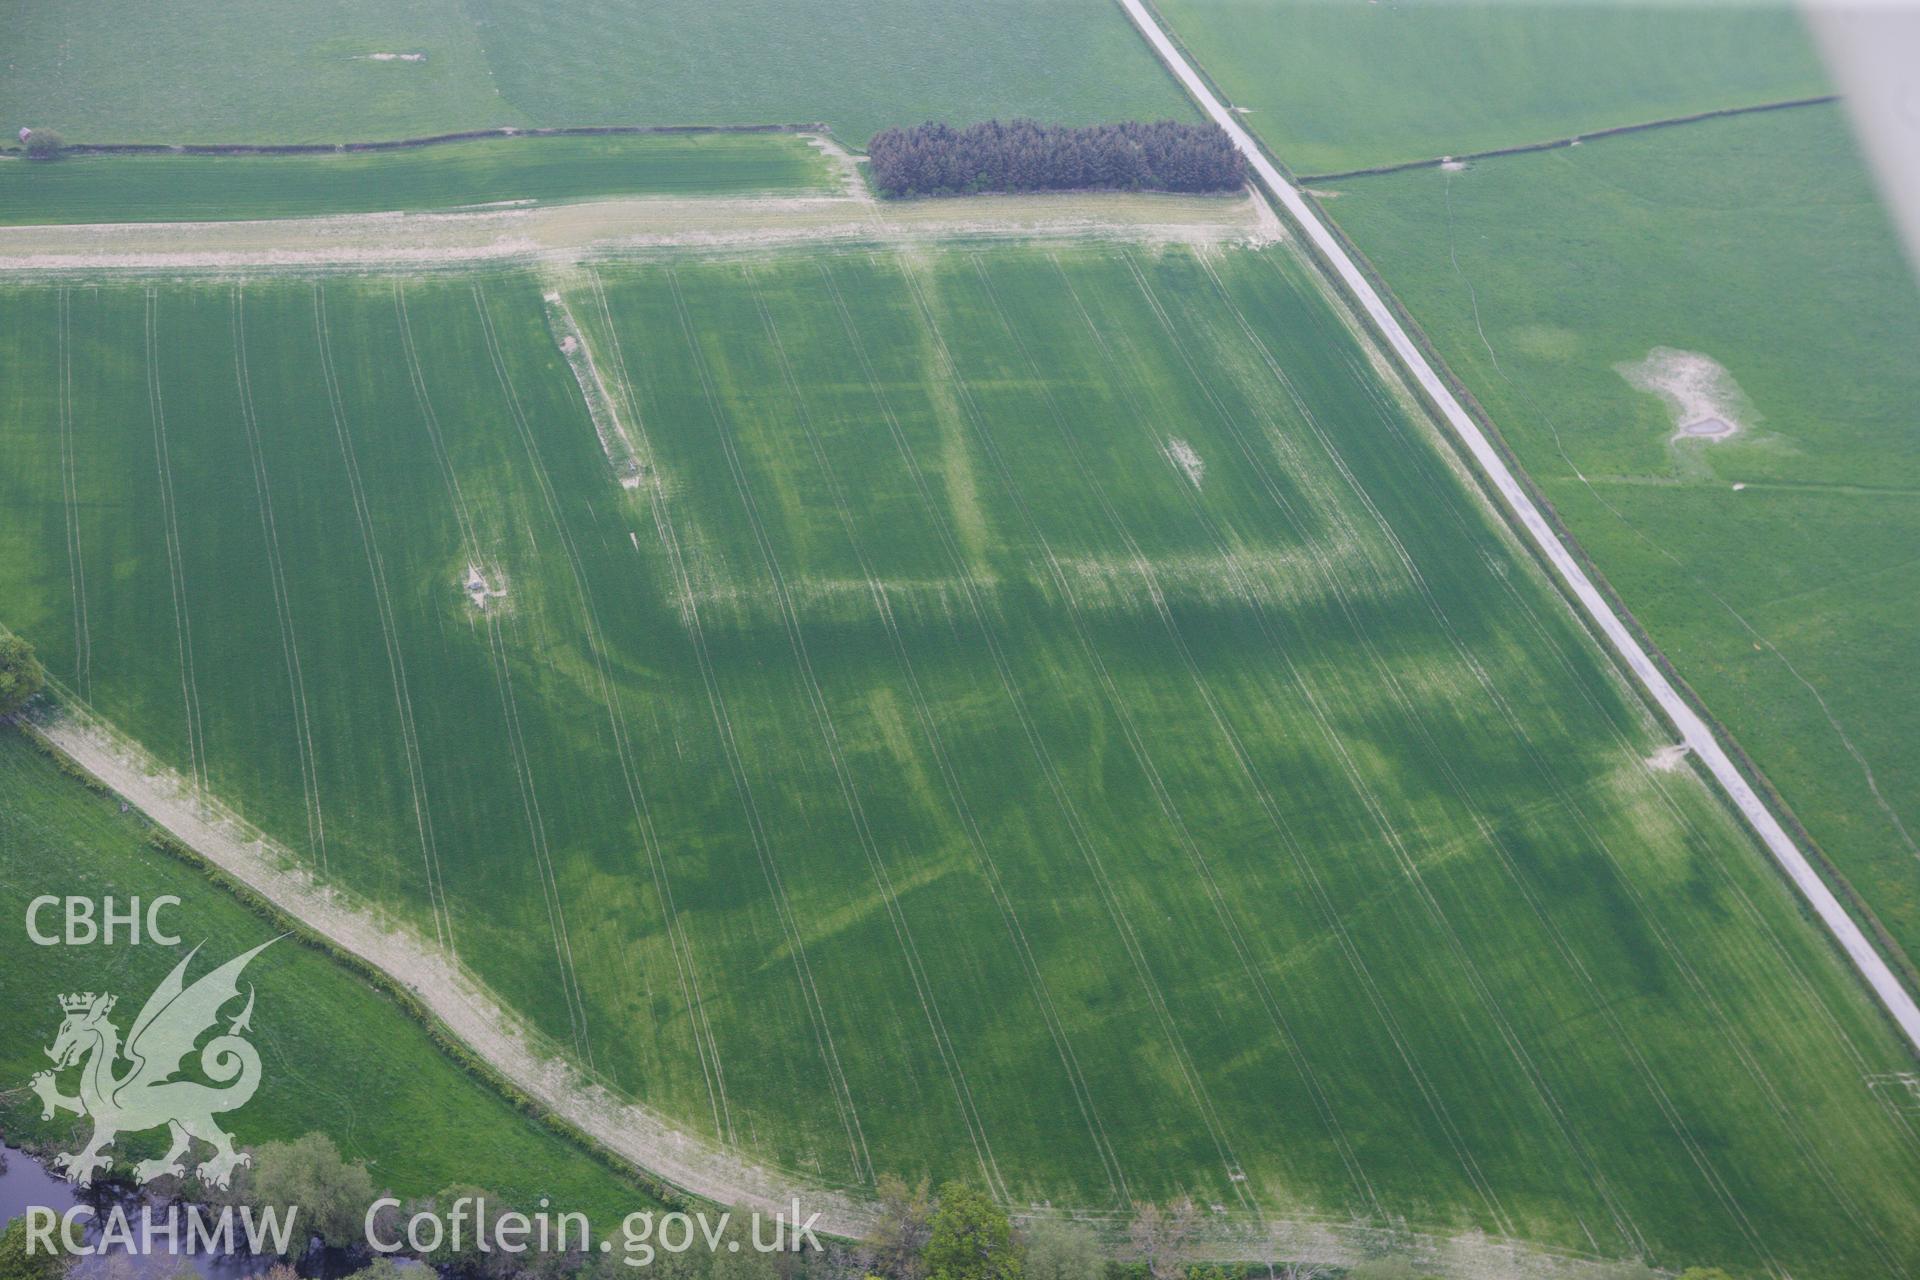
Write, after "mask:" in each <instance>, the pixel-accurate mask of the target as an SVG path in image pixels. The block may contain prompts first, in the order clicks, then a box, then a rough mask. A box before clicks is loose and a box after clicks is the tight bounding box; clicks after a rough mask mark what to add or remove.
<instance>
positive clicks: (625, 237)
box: [0, 192, 1280, 275]
mask: <svg viewBox="0 0 1920 1280" xmlns="http://www.w3.org/2000/svg"><path fill="white" fill-rule="evenodd" d="M1279 234H1280V232H1279V226H1278V223H1277V220H1275V219H1274V217H1273V214H1272V211H1271V210H1270V209H1268V208H1267V206H1266V204H1265V203H1264V202H1263V201H1259V200H1256V199H1253V198H1251V197H1241V196H1176V195H1147V194H1130V193H1128V194H1123V193H1101V192H1087V193H1066V194H1058V195H1026V196H973V197H968V198H965V199H955V200H903V201H879V200H874V199H872V198H871V197H868V196H865V195H829V196H786V197H679V196H660V197H640V198H627V199H612V200H590V201H582V202H579V203H573V204H551V205H535V206H532V207H527V208H514V209H488V210H472V211H464V212H441V213H399V214H395V213H369V214H339V215H334V216H329V217H320V218H284V219H268V220H260V221H252V222H153V223H98V224H75V225H68V226H18V227H0V275H6V274H22V273H26V274H37V273H42V272H50V273H60V272H98V271H119V270H125V271H135V272H139V271H195V272H213V273H220V272H229V271H239V270H253V269H271V268H286V269H304V270H313V269H320V270H324V269H329V268H340V269H347V268H358V267H369V266H387V267H399V268H410V269H430V268H434V267H458V266H463V265H472V264H482V263H503V264H504V263H516V262H520V263H527V262H532V263H549V264H553V263H560V264H565V263H573V262H579V261H584V260H591V259H601V258H617V257H620V256H623V255H634V254H646V253H649V252H651V251H656V250H662V249H681V250H707V251H713V252H725V251H729V250H733V251H740V250H752V249H756V248H761V247H767V246H776V245H805V244H835V243H839V244H847V245H860V244H871V243H876V242H878V243H915V242H923V241H938V240H967V239H992V240H1036V239H1037V240H1048V239H1062V240H1087V239H1110V240H1121V241H1139V242H1145V243H1164V244H1216V243H1232V242H1250V243H1265V242H1267V241H1271V240H1274V239H1277V238H1278V237H1279Z"/></svg>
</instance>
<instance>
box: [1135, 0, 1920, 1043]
mask: <svg viewBox="0 0 1920 1280" xmlns="http://www.w3.org/2000/svg"><path fill="white" fill-rule="evenodd" d="M1120 5H1121V7H1122V8H1124V9H1125V10H1126V11H1127V16H1128V17H1129V18H1131V19H1133V23H1134V25H1135V26H1136V27H1138V28H1139V29H1140V33H1141V34H1142V35H1144V36H1145V37H1146V38H1147V42H1148V43H1149V44H1151V45H1152V46H1153V48H1154V51H1155V52H1156V53H1158V54H1159V55H1160V59H1161V61H1163V62H1164V63H1166V65H1167V67H1168V68H1169V69H1170V70H1171V71H1172V72H1173V74H1174V76H1175V77H1176V78H1177V79H1178V80H1179V81H1180V83H1181V84H1182V85H1183V86H1185V87H1186V90H1187V92H1188V94H1190V95H1191V96H1192V97H1193V100H1194V101H1195V102H1197V103H1199V104H1200V107H1201V109H1202V110H1204V111H1205V112H1206V113H1207V115H1208V116H1210V117H1211V118H1212V119H1213V120H1214V122H1215V123H1217V124H1218V125H1219V126H1220V127H1221V128H1222V129H1225V130H1226V132H1227V136H1228V137H1229V138H1231V139H1233V144H1234V145H1235V146H1236V147H1238V148H1239V149H1240V151H1241V152H1242V153H1243V154H1245V156H1246V157H1247V163H1248V164H1249V165H1250V166H1251V167H1252V168H1253V171H1254V172H1255V173H1256V174H1258V175H1259V176H1260V180H1261V181H1262V182H1263V183H1265V184H1266V187H1267V189H1268V190H1269V191H1271V192H1272V193H1273V194H1274V195H1276V196H1277V197H1279V200H1280V203H1281V205H1283V206H1284V207H1285V208H1286V211H1287V212H1288V213H1289V214H1291V215H1292V217H1293V220H1294V222H1295V224H1297V225H1298V226H1299V227H1300V229H1301V230H1302V231H1304V232H1305V233H1306V236H1307V239H1308V240H1309V241H1310V242H1311V243H1312V244H1313V247H1314V248H1315V249H1317V250H1319V252H1320V255H1321V258H1322V259H1323V260H1324V261H1325V262H1327V263H1328V264H1330V265H1331V266H1332V268H1333V271H1334V273H1335V274H1336V275H1337V276H1339V278H1340V282H1341V283H1342V284H1344V285H1345V286H1346V287H1347V290H1348V292H1349V294H1350V295H1351V296H1352V297H1353V298H1354V299H1356V300H1357V301H1358V302H1359V304H1360V307H1361V309H1362V310H1363V311H1365V312H1366V314H1367V317H1368V319H1370V320H1371V321H1372V322H1373V326H1374V328H1375V330H1376V331H1377V332H1378V333H1379V334H1380V335H1381V336H1382V337H1384V338H1385V339H1386V342H1387V345H1388V346H1389V347H1391V348H1392V349H1393V352H1394V354H1395V355H1396V356H1398V357H1399V359H1400V363H1401V365H1402V366H1403V367H1404V368H1405V369H1406V370H1407V371H1408V372H1409V373H1411V374H1412V375H1413V378H1414V381H1415V382H1417V383H1419V385H1420V389H1421V390H1422V391H1424V392H1426V394H1427V397H1428V399H1429V400H1430V401H1431V402H1432V403H1433V404H1434V405H1436V406H1437V407H1438V408H1439V410H1440V416H1441V417H1442V418H1444V419H1445V420H1446V424H1447V427H1448V428H1449V429H1450V430H1451V431H1452V432H1453V434H1454V435H1455V436H1456V437H1457V438H1458V439H1459V441H1460V443H1461V445H1462V446H1463V447H1464V448H1465V449H1466V451H1467V454H1468V455H1469V456H1470V457H1471V458H1472V459H1473V462H1474V465H1475V466H1477V467H1478V468H1479V470H1480V473H1481V475H1482V476H1484V477H1485V478H1486V480H1487V482H1488V483H1489V484H1491V485H1492V486H1493V488H1494V490H1495V491H1496V492H1497V493H1498V494H1499V495H1500V499H1501V501H1502V502H1504V503H1505V504H1506V506H1507V509H1508V510H1509V511H1511V512H1512V513H1513V518H1514V519H1515V520H1516V521H1517V522H1518V524H1519V526H1520V528H1521V530H1522V531H1523V532H1524V533H1525V534H1526V536H1527V537H1528V538H1529V539H1531V540H1532V542H1533V544H1534V545H1535V546H1537V547H1538V548H1539V549H1540V553H1541V554H1542V555H1543V556H1545V557H1546V560H1547V563H1548V564H1550V565H1551V566H1552V567H1553V570H1554V572H1555V573H1556V574H1558V575H1559V576H1560V579H1561V581H1562V582H1564V583H1565V584H1566V586H1567V589H1568V591H1569V592H1571V593H1572V595H1573V598H1574V599H1575V600H1576V601H1578V602H1579V605H1580V607H1581V609H1583V610H1584V611H1585V612H1586V614H1587V616H1588V617H1589V618H1591V619H1592V620H1593V625H1594V626H1595V627H1597V628H1598V629H1599V631H1600V634H1601V635H1602V636H1604V637H1605V638H1606V641H1607V643H1608V644H1609V645H1611V646H1612V647H1613V649H1614V651H1615V652H1616V653H1618V654H1619V655H1620V657H1621V659H1622V660H1623V661H1624V662H1625V663H1626V665H1627V669H1628V670H1629V671H1631V672H1632V673H1633V676H1634V679H1636V680H1638V681H1639V682H1640V685H1641V687H1642V688H1644V689H1645V690H1646V691H1647V693H1648V695H1649V696H1651V697H1652V699H1653V701H1654V702H1655V703H1656V704H1657V705H1658V706H1659V708H1660V710H1661V711H1662V712H1664V713H1665V714H1666V716H1667V718H1668V719H1669V720H1670V721H1672V722H1673V725H1674V727H1675V728H1677V729H1678V730H1679V731H1680V740H1681V741H1682V742H1684V743H1685V744H1686V746H1687V749H1688V750H1690V751H1692V752H1693V754H1694V755H1695V756H1697V757H1698V758H1699V760H1700V763H1701V764H1702V765H1704V766H1705V767H1706V770H1707V772H1708V773H1709V774H1711V775H1712V777H1713V780H1714V781H1715V782H1716V783H1718V784H1719V786H1720V789H1721V790H1722V791H1724V792H1725V793H1726V796H1727V799H1728V800H1730V801H1731V802H1732V803H1733V807H1734V808H1735V809H1737V810H1738V811H1739V813H1740V816H1741V817H1743V818H1745V819H1746V822H1747V825H1748V826H1750V827H1751V828H1753V832H1754V834H1755V835H1757V836H1758V837H1759V838H1760V843H1762V844H1764V845H1765V846H1766V847H1767V852H1769V853H1771V854H1772V855H1773V857H1774V860H1775V861H1776V862H1778V863H1779V864H1780V866H1781V869H1782V870H1784V871H1785V872H1786V873H1787V877H1788V879H1790V880H1792V881H1793V884H1794V887H1795V888H1797V889H1799V891H1800V893H1801V895H1802V896H1803V897H1805V898H1806V900H1807V903H1808V905H1809V906H1811V907H1812V908H1813V910H1814V914H1816V915H1818V916H1819V917H1820V920H1821V922H1822V923H1823V924H1825V925H1826V927H1827V930H1828V932H1830V933H1831V934H1832V935H1833V937H1834V940H1835V941H1836V942H1838V943H1839V944H1840V949H1841V950H1842V951H1844V952H1845V953H1846V955H1847V958H1848V959H1849V960H1850V961H1852V963H1853V967H1854V968H1855V969H1857V970H1859V972H1860V976H1861V977H1862V978H1864V979H1866V982H1867V985H1868V986H1869V987H1871V988H1872V989H1873V994H1874V995H1875V996H1877V997H1878V998H1879V1000H1880V1003H1881V1004H1882V1005H1884V1006H1885V1007H1886V1010H1887V1013H1888V1014H1889V1015H1891V1016H1892V1018H1893V1020H1894V1022H1895V1023H1896V1024H1897V1025H1898V1026H1899V1028H1900V1031H1901V1033H1902V1034H1903V1035H1905V1037H1906V1039H1907V1042H1908V1043H1909V1044H1910V1045H1912V1046H1913V1048H1914V1051H1915V1052H1916V1053H1920V1007H1916V1006H1915V1004H1914V1001H1913V997H1912V996H1911V995H1909V994H1908V993H1907V989H1906V987H1905V986H1903V985H1902V984H1901V982H1900V980H1899V978H1897V977H1896V976H1895V975H1894V973H1893V970H1892V969H1891V968H1890V967H1889V966H1888V964H1887V962H1886V960H1885V958H1884V957H1882V956H1881V954H1880V953H1879V952H1878V951H1877V950H1875V949H1874V946H1873V944H1872V943H1871V942H1869V941H1868V940H1867V936H1866V934H1865V933H1863V932H1862V931H1861V929H1860V926H1859V925H1858V924H1856V923H1855V922H1854V919H1853V917H1852V916H1850V915H1848V914H1847V912H1846V909H1845V908H1844V907H1842V906H1841V905H1840V901H1839V899H1837V898H1835V897H1834V895H1833V891H1832V890H1831V889H1829V888H1828V887H1827V883H1826V881H1824V880H1822V879H1821V878H1820V875H1819V873H1818V872H1816V871H1815V870H1814V868H1813V865H1812V864H1811V863H1810V862H1808V860H1807V856H1806V854H1805V853H1803V852H1802V851H1801V849H1800V846H1799V845H1797V844H1795V843H1794V841H1793V838H1792V837H1791V836H1789V835H1788V834H1787V832H1786V829H1785V828H1783V827H1782V826H1781V825H1780V821H1779V819H1777V818H1775V817H1774V815H1773V811H1772V810H1771V809H1769V808H1767V806H1766V804H1765V803H1764V802H1763V801H1762V800H1761V799H1760V797H1759V796H1758V795H1756V794H1755V793H1754V790H1753V787H1752V786H1751V785H1750V784H1749V783H1748V782H1747V780H1746V778H1745V777H1744V776H1743V775H1742V774H1741V772H1740V770H1739V769H1738V768H1736V767H1735V766H1734V763H1733V760H1732V758H1731V757H1729V756H1728V755H1727V753H1726V751H1725V750H1724V749H1723V748H1722V747H1721V746H1720V743H1719V741H1718V740H1717V739H1716V738H1715V737H1714V736H1713V732H1712V730H1710V729H1709V728H1708V727H1707V724H1706V721H1704V720H1702V719H1701V718H1700V716H1699V715H1698V714H1697V713H1696V712H1695V711H1694V710H1693V708H1692V707H1690V706H1688V705H1687V702H1686V700H1685V699H1684V698H1682V697H1681V696H1680V694H1679V691H1678V690H1676V689H1675V688H1674V687H1673V685H1672V683H1671V682H1670V681H1668V679H1667V678H1666V676H1665V675H1664V674H1662V673H1661V671H1660V668H1659V667H1658V666H1656V665H1655V663H1654V661H1653V659H1652V658H1651V657H1650V656H1649V655H1648V654H1647V651H1646V650H1645V649H1643V648H1642V647H1641V646H1640V643H1639V641H1637V640H1635V639H1634V637H1633V633H1632V632H1631V631H1629V630H1627V626H1626V624H1625V623H1624V622H1622V621H1621V620H1620V617H1619V615H1618V614H1616V613H1614V611H1613V608H1612V606H1611V605H1609V604H1608V603H1607V599H1606V597H1605V596H1603V595H1601V594H1600V590H1599V588H1597V587H1595V586H1594V584H1593V580H1592V579H1591V578H1589V577H1587V574H1586V571H1585V570H1583V569H1581V567H1580V565H1579V562H1577V561H1576V560H1575V559H1574V558H1573V556H1572V554H1571V553H1569V552H1568V550H1567V548H1566V546H1565V545H1564V544H1562V543H1561V541H1560V539H1559V538H1558V537H1557V536H1556V535H1555V534H1554V532H1553V528H1552V526H1551V525H1549V524H1548V523H1547V519H1546V517H1545V516H1544V515H1542V514H1541V512H1540V508H1539V507H1537V506H1535V505H1534V502H1533V499H1532V498H1531V497H1530V496H1528V494H1527V491H1526V490H1525V489H1524V488H1522V487H1521V484H1520V481H1519V478H1518V477H1516V476H1515V475H1514V473H1513V470H1512V468H1510V467H1508V466H1507V463H1506V460H1505V459H1504V458H1502V457H1501V456H1500V453H1499V451H1498V450H1497V449H1495V448H1494V447H1493V444H1492V442H1491V441H1489V440H1488V439H1487V436H1486V433H1485V432H1483V431H1482V430H1481V429H1480V425H1479V424H1478V423H1476V422H1475V421H1474V420H1473V418H1472V416H1471V415H1470V414H1468V413H1467V411H1466V409H1465V408H1463V407H1462V406H1461V404H1460V401H1459V400H1458V399H1457V398H1456V397H1455V396H1454V394H1453V392H1452V391H1451V390H1449V389H1448V387H1447V384H1446V383H1445V382H1444V381H1442V380H1441V377H1440V375H1439V374H1438V373H1437V372H1435V370H1434V368H1433V366H1432V365H1431V364H1430V363H1428V361H1427V358H1426V357H1425V356H1424V355H1423V354H1421V352H1420V349H1419V348H1418V347H1417V346H1415V345H1414V343H1413V339H1412V338H1410V337H1408V336H1407V331H1406V330H1405V329H1404V328H1403V327H1402V326H1401V324H1400V321H1399V320H1398V319H1396V318H1395V317H1394V314H1393V312H1392V311H1390V310H1389V309H1388V308H1387V304H1386V303H1385V302H1384V301H1382V300H1381V297H1380V294H1379V292H1378V291H1377V290H1375V289H1374V287H1373V285H1372V283H1371V282H1369V281H1368V279H1367V277H1366V276H1365V275H1364V274H1362V273H1361V271H1360V268H1359V267H1358V266H1356V265H1355V264H1354V261H1353V258H1352V257H1351V256H1350V255H1349V254H1348V253H1347V251H1346V248H1345V247H1344V246H1343V245H1342V244H1341V243H1340V241H1339V240H1338V239H1337V238H1335V236H1334V235H1333V233H1332V232H1331V231H1329V230H1328V229H1327V226H1326V224H1325V223H1324V222H1322V221H1321V220H1320V214H1319V211H1318V210H1316V209H1314V208H1313V206H1312V205H1311V204H1309V203H1308V201H1307V199H1306V197H1304V196H1302V195H1301V194H1300V191H1299V190H1298V188H1296V187H1295V186H1294V185H1293V184H1292V183H1291V182H1289V181H1287V179H1286V178H1285V176H1283V175H1282V174H1281V172H1280V170H1279V169H1278V168H1276V167H1275V166H1274V165H1273V163H1272V162H1271V161H1270V160H1268V159H1267V157H1266V155H1265V154H1264V153H1262V152H1261V150H1260V147H1259V145H1258V144H1257V143H1255V142H1254V140H1253V136H1252V135H1251V134H1249V133H1248V132H1247V131H1246V130H1245V129H1243V128H1241V126H1240V122H1239V121H1238V120H1236V119H1235V118H1234V115H1233V113H1232V112H1231V111H1229V110H1228V109H1227V107H1226V106H1225V105H1224V104H1223V103H1222V102H1221V101H1220V99H1219V98H1217V97H1216V96H1214V93H1213V90H1212V89H1211V88H1210V87H1208V85H1207V82H1206V81H1205V80H1203V79H1201V78H1200V74H1199V73H1198V72H1197V71H1195V70H1194V68H1193V64H1192V63H1190V62H1189V61H1188V60H1187V57H1186V55H1185V54H1184V53H1182V52H1181V51H1180V49H1179V47H1178V46H1176V45H1175V44H1174V43H1173V41H1172V39H1171V38H1169V37H1168V35H1167V33H1166V31H1165V30H1164V29H1163V28H1162V27H1161V26H1160V23H1159V21H1158V19H1156V18H1155V17H1154V16H1153V14H1152V13H1150V12H1149V11H1148V10H1147V8H1146V6H1145V4H1143V3H1142V0H1120Z"/></svg>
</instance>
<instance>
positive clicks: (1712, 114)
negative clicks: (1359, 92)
mask: <svg viewBox="0 0 1920 1280" xmlns="http://www.w3.org/2000/svg"><path fill="white" fill-rule="evenodd" d="M1838 101H1840V95H1839V94H1837V93H1821V94H1815V95H1814V96H1812V97H1810V98H1780V99H1778V100H1776V101H1773V102H1754V103H1749V104H1748V105H1746V106H1741V107H1715V108H1713V109H1712V110H1709V111H1695V112H1692V113H1690V114H1688V115H1684V116H1664V117H1662V118H1661V119H1658V120H1641V121H1638V122H1637V123H1634V124H1616V125H1608V126H1607V127H1606V128H1604V129H1589V130H1587V131H1586V132H1584V133H1570V134H1568V135H1567V136H1566V137H1564V138H1548V139H1546V140H1545V141H1543V142H1519V143H1515V144H1514V145H1512V146H1508V147H1489V148H1488V149H1487V150H1485V151H1463V152H1461V153H1460V154H1459V155H1451V156H1429V157H1427V158H1426V159H1424V160H1401V161H1398V162H1396V163H1394V164H1377V165H1368V166H1366V167H1364V168H1360V169H1339V170H1335V171H1334V172H1332V173H1301V174H1296V175H1294V181H1295V182H1297V183H1299V184H1300V185H1302V186H1306V185H1308V184H1310V183H1315V182H1337V181H1339V180H1341V179H1343V178H1377V177H1381V176H1383V175H1385V174H1389V173H1406V172H1408V171H1409V170H1413V169H1437V168H1439V167H1440V166H1441V165H1443V164H1450V163H1454V164H1464V163H1465V162H1467V161H1469V160H1495V159H1498V158H1499V157H1501V156H1523V155H1529V154H1532V153H1534V152H1538V151H1558V150H1560V149H1562V148H1564V147H1577V146H1579V145H1580V144H1581V143H1583V142H1598V141H1600V140H1601V139H1604V138H1618V137H1623V136H1626V135H1628V134H1634V133H1646V132H1648V131H1650V130H1653V129H1671V128H1673V127H1674V126H1676V125H1683V124H1702V123H1704V122H1706V121H1708V120H1725V119H1727V118H1729V117H1731V116H1752V115H1760V114H1762V113H1765V112H1768V111H1789V110H1792V109H1793V108H1795V107H1824V106H1826V105H1828V104H1829V103H1834V102H1838Z"/></svg>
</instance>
